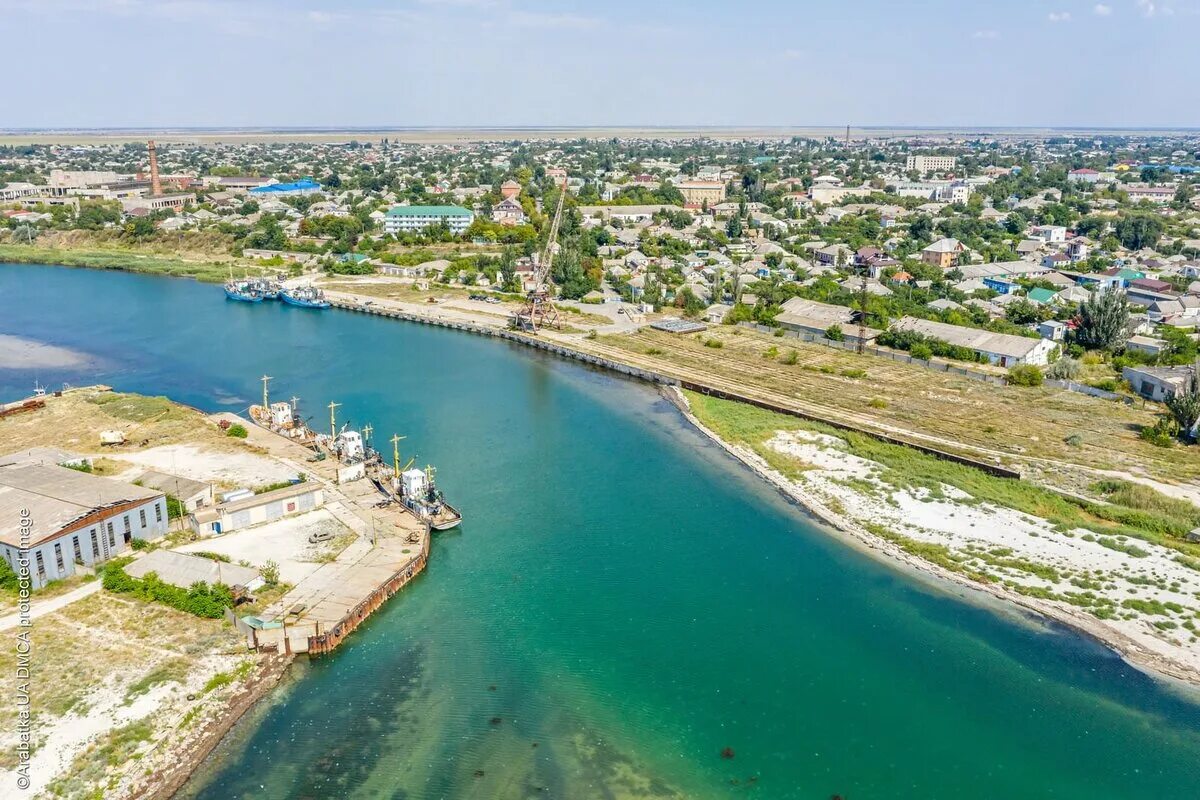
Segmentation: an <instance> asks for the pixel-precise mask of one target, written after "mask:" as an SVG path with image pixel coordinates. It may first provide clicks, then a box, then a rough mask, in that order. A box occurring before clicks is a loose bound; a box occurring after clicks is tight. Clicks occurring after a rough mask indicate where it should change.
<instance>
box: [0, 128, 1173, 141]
mask: <svg viewBox="0 0 1200 800" xmlns="http://www.w3.org/2000/svg"><path fill="white" fill-rule="evenodd" d="M1063 132H1069V133H1072V134H1076V135H1093V134H1104V135H1110V136H1112V135H1122V134H1143V135H1145V134H1158V135H1169V134H1180V133H1187V132H1188V131H1187V130H1186V129H1166V128H1164V129H1136V128H1129V129H1105V128H1070V129H1061V128H1007V127H1002V126H976V127H970V128H946V127H920V126H905V127H888V126H868V127H858V126H853V125H852V126H851V127H850V137H851V138H852V139H864V138H881V137H882V138H898V137H909V136H923V137H929V136H963V135H987V136H996V137H1011V138H1026V137H1040V136H1046V135H1050V134H1054V133H1063ZM845 135H846V128H845V126H828V125H827V126H822V125H785V126H770V125H744V126H730V127H722V126H669V125H666V126H621V125H617V126H611V127H607V126H583V127H565V126H564V127H553V126H549V127H537V126H528V127H521V126H518V127H486V126H484V127H471V128H390V129H389V128H386V127H380V128H329V129H324V130H320V129H312V128H304V129H271V128H256V129H247V128H230V129H227V130H221V129H219V128H203V129H178V128H177V129H163V130H153V129H135V130H128V129H127V130H120V129H104V130H41V131H39V130H30V131H16V130H7V131H0V144H6V145H17V144H98V143H119V142H134V141H137V142H140V141H144V140H146V139H151V138H152V139H155V140H157V141H158V142H159V143H173V142H174V143H188V144H218V143H222V144H237V143H242V142H345V141H349V140H351V139H357V140H360V141H369V140H376V139H382V138H387V139H389V140H391V141H394V142H411V143H416V144H454V143H461V142H477V141H498V140H507V139H521V140H567V139H607V138H611V137H614V136H615V137H618V138H623V139H626V138H659V139H692V138H696V137H700V136H705V137H708V138H711V139H726V140H734V139H769V138H780V139H786V138H791V137H792V136H801V137H809V138H824V137H827V136H835V137H843V136H845Z"/></svg>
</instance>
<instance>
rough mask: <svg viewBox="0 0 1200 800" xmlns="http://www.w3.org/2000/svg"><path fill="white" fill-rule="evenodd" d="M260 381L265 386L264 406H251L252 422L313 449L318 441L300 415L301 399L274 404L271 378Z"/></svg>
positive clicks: (265, 377)
mask: <svg viewBox="0 0 1200 800" xmlns="http://www.w3.org/2000/svg"><path fill="white" fill-rule="evenodd" d="M260 380H261V381H262V385H263V396H262V405H259V404H257V403H256V404H254V405H252V406H250V419H251V421H252V422H254V424H255V425H258V426H260V427H262V428H266V429H267V430H269V431H271V432H272V433H277V434H279V435H280V436H286V437H287V438H289V439H291V440H293V441H295V442H299V443H300V444H303V445H305V446H308V447H311V446H312V443H313V442H314V441H315V440H316V434H314V433H313V432H312V430H310V429H309V427H308V424H307V423H306V422H305V421H304V418H303V417H302V416H301V415H300V398H299V397H293V398H292V399H291V401H290V402H277V403H272V402H270V397H269V396H268V394H267V384H268V382H269V381H270V380H271V376H270V375H263V376H262V378H260Z"/></svg>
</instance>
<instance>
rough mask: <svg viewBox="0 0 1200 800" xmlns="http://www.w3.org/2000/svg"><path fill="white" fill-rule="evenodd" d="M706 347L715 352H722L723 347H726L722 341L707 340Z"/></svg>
mask: <svg viewBox="0 0 1200 800" xmlns="http://www.w3.org/2000/svg"><path fill="white" fill-rule="evenodd" d="M704 346H705V347H711V348H712V349H713V350H720V349H721V348H722V347H724V346H725V343H724V342H722V341H721V340H720V339H705V340H704Z"/></svg>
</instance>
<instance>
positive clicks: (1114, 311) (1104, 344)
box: [1075, 290, 1129, 351]
mask: <svg viewBox="0 0 1200 800" xmlns="http://www.w3.org/2000/svg"><path fill="white" fill-rule="evenodd" d="M1076 322H1077V325H1076V328H1075V341H1076V342H1077V343H1079V344H1080V345H1081V346H1083V347H1084V348H1086V349H1088V350H1109V351H1112V350H1115V349H1117V348H1118V347H1120V346H1122V345H1123V344H1125V340H1126V339H1127V338H1129V331H1128V324H1129V300H1128V298H1126V297H1125V293H1124V292H1118V291H1112V290H1110V291H1107V292H1096V293H1095V294H1093V295H1092V296H1091V297H1089V298H1088V299H1087V301H1086V302H1084V303H1082V304H1080V306H1079V314H1078V315H1077V317H1076Z"/></svg>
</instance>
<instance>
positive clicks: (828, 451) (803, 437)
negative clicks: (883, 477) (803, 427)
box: [767, 431, 879, 479]
mask: <svg viewBox="0 0 1200 800" xmlns="http://www.w3.org/2000/svg"><path fill="white" fill-rule="evenodd" d="M840 444H841V440H840V439H838V438H837V437H835V436H830V435H828V434H825V433H816V432H813V431H779V432H778V433H776V434H775V436H774V438H772V439H771V440H770V441H769V442H767V447H769V448H771V449H772V450H774V451H775V452H777V453H782V454H783V455H785V456H791V457H792V458H795V459H797V460H799V461H803V462H804V463H805V464H808V465H810V466H812V467H815V468H816V469H818V470H821V471H823V472H825V473H828V474H830V475H832V476H834V477H837V478H843V479H844V478H870V477H871V476H872V475H874V474H876V473H877V472H878V471H879V465H878V464H875V463H873V462H871V461H867V460H866V459H865V458H859V457H858V456H855V455H851V454H850V453H847V452H845V451H843V450H839V449H838V447H839V445H840Z"/></svg>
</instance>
